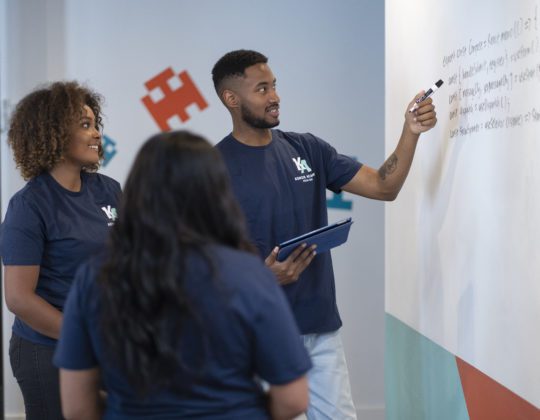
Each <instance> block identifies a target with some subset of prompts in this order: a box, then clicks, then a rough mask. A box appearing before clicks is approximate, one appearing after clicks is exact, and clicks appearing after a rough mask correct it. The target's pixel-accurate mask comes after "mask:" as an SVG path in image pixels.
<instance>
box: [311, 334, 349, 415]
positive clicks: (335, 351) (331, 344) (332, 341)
mask: <svg viewBox="0 0 540 420" xmlns="http://www.w3.org/2000/svg"><path fill="white" fill-rule="evenodd" d="M302 339H303V340H304V346H305V347H306V349H307V351H308V353H309V356H310V357H311V362H312V363H313V367H312V368H311V370H310V371H309V373H308V383H309V407H308V410H307V412H306V417H307V418H308V420H346V419H347V420H353V419H354V420H356V408H355V407H354V403H353V400H352V396H351V385H350V383H349V371H348V370H347V362H346V360H345V352H344V351H343V344H342V342H341V336H340V333H339V330H338V331H334V332H331V333H325V334H305V335H302Z"/></svg>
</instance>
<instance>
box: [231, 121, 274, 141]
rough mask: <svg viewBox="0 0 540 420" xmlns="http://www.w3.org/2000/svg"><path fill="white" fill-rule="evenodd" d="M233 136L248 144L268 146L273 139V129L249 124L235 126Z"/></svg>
mask: <svg viewBox="0 0 540 420" xmlns="http://www.w3.org/2000/svg"><path fill="white" fill-rule="evenodd" d="M232 135H233V137H234V138H235V139H236V140H238V141H239V142H240V143H243V144H245V145H247V146H266V145H267V144H270V142H271V141H272V131H271V130H270V129H269V128H255V127H249V126H242V127H238V126H236V125H235V126H234V127H233V132H232Z"/></svg>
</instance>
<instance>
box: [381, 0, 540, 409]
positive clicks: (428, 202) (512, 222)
mask: <svg viewBox="0 0 540 420" xmlns="http://www.w3.org/2000/svg"><path fill="white" fill-rule="evenodd" d="M387 7H388V13H387V22H386V23H387V36H388V38H387V45H386V54H387V55H386V65H387V69H389V71H388V73H387V75H386V77H387V83H386V87H387V94H386V113H387V114H386V115H387V116H390V115H395V114H396V113H398V112H400V111H401V110H402V107H403V105H402V104H403V103H406V101H407V100H409V98H410V97H411V95H413V94H414V93H415V91H416V90H419V89H420V88H425V89H427V88H428V87H429V86H431V84H432V83H434V82H435V81H436V80H438V79H439V78H442V79H443V80H444V81H445V85H443V86H442V88H441V89H440V90H439V91H437V92H436V93H435V95H434V97H433V99H434V101H435V103H436V106H437V112H438V118H439V123H438V125H437V127H435V129H434V130H432V131H430V132H429V133H427V134H426V135H424V136H422V138H421V141H420V145H419V147H418V152H417V156H416V159H415V164H414V165H413V167H412V170H411V173H410V175H409V179H408V182H407V183H406V185H405V187H404V189H403V191H402V194H401V196H400V199H399V200H398V201H397V202H396V203H395V205H392V206H388V207H387V212H386V215H387V218H386V223H387V224H386V227H387V236H386V247H387V253H386V268H387V283H386V286H387V301H386V305H387V311H388V312H389V313H391V314H392V315H394V316H395V317H397V318H398V319H400V320H402V321H403V322H404V323H406V324H407V325H409V326H411V327H412V328H414V329H415V330H417V331H418V332H420V333H421V334H423V335H425V336H426V337H428V338H430V339H431V340H433V341H434V342H435V343H437V344H439V345H440V346H442V347H443V348H445V349H446V350H447V351H449V352H450V353H452V354H454V355H457V356H459V357H460V358H462V359H463V360H465V361H467V362H468V363H470V364H471V365H473V366H474V367H476V368H477V369H479V370H480V371H482V372H483V373H484V374H486V375H488V376H490V377H491V378H492V379H494V380H496V381H497V382H499V383H501V384H502V385H504V386H505V387H507V388H508V389H509V390H511V391H513V392H514V393H516V394H517V395H519V396H520V397H522V398H524V399H525V400H527V401H529V402H530V403H531V404H534V405H535V406H537V407H540V335H539V334H538V320H539V319H540V305H539V302H540V283H539V282H538V279H539V272H540V260H539V259H538V255H539V249H540V212H539V209H540V198H539V197H540V196H539V195H538V191H539V187H540V175H539V172H538V170H537V168H538V163H539V158H538V156H539V152H540V143H539V142H538V132H539V129H540V114H538V112H539V111H538V110H539V109H540V83H539V81H540V67H539V66H538V63H539V60H540V40H539V37H540V23H539V22H538V18H539V9H540V1H538V0H519V1H513V2H511V3H509V2H506V1H504V0H500V1H497V2H494V1H492V0H482V1H480V0H479V1H475V2H470V1H465V0H459V1H452V2H438V4H436V5H435V4H434V2H432V1H428V0H421V1H417V2H415V3H414V4H409V3H404V2H402V1H400V0H392V1H388V4H387ZM487 11H489V13H488V12H487ZM411 21H416V22H422V24H421V25H410V24H409V23H410V22H411ZM498 81H502V84H500V85H499V84H497V82H498ZM486 105H489V106H488V107H486ZM494 121H497V122H499V121H500V122H502V126H500V127H498V128H494V124H493V122H494ZM516 122H518V123H519V124H515V123H516ZM386 128H387V132H388V133H389V132H390V131H391V130H397V129H398V128H399V127H396V124H395V123H394V121H392V120H391V119H390V118H387V119H386ZM471 128H473V130H471ZM393 147H394V144H393V141H392V140H391V139H388V141H387V149H388V150H391V149H392V148H393ZM404 219H406V220H409V221H410V222H409V223H403V220H404Z"/></svg>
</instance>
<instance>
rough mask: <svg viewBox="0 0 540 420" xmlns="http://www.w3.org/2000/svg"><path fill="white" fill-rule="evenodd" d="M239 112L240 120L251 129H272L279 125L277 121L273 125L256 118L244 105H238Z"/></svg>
mask: <svg viewBox="0 0 540 420" xmlns="http://www.w3.org/2000/svg"><path fill="white" fill-rule="evenodd" d="M240 112H241V115H242V119H243V120H244V122H245V123H246V124H248V125H250V126H251V127H253V128H273V127H276V126H277V125H279V120H278V121H276V122H273V123H270V122H268V121H266V120H265V119H264V118H257V117H256V116H255V115H253V114H252V113H251V111H250V110H249V109H248V108H246V107H245V106H244V105H240Z"/></svg>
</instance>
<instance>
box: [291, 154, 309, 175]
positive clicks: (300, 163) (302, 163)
mask: <svg viewBox="0 0 540 420" xmlns="http://www.w3.org/2000/svg"><path fill="white" fill-rule="evenodd" d="M292 161H293V162H294V164H295V165H296V169H298V170H299V171H300V173H301V174H303V173H304V171H308V172H311V168H310V167H309V165H308V164H307V162H306V160H305V159H300V156H298V157H297V158H292Z"/></svg>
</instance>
